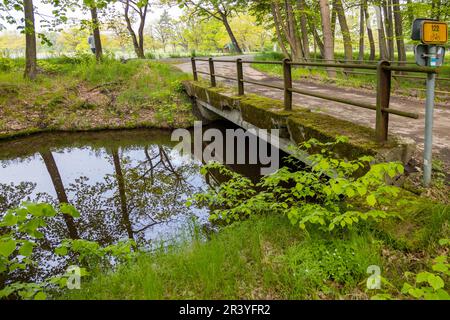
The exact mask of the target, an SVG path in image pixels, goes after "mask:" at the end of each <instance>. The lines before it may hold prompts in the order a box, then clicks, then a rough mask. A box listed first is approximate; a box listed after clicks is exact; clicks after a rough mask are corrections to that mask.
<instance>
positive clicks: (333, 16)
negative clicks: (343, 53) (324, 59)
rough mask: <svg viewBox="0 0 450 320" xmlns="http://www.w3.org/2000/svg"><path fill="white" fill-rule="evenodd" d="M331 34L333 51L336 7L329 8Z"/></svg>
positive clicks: (334, 45)
mask: <svg viewBox="0 0 450 320" xmlns="http://www.w3.org/2000/svg"><path fill="white" fill-rule="evenodd" d="M331 36H332V37H333V52H334V49H335V47H336V8H335V7H334V4H333V7H332V8H331Z"/></svg>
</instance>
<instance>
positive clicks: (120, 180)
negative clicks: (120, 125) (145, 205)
mask: <svg viewBox="0 0 450 320" xmlns="http://www.w3.org/2000/svg"><path fill="white" fill-rule="evenodd" d="M111 154H112V157H113V163H114V171H115V173H116V179H117V186H118V189H119V190H118V191H119V200H120V211H121V213H122V223H123V225H124V227H125V230H126V231H127V234H128V238H129V239H131V240H134V233H133V228H132V226H131V221H130V212H129V211H128V205H127V195H126V189H125V179H124V177H123V172H122V167H121V166H120V157H119V151H118V150H117V149H113V150H112V151H111Z"/></svg>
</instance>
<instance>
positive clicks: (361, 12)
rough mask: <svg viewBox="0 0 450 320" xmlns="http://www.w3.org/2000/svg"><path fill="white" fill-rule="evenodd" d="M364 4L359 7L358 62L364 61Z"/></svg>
mask: <svg viewBox="0 0 450 320" xmlns="http://www.w3.org/2000/svg"><path fill="white" fill-rule="evenodd" d="M364 28H365V27H364V3H363V2H361V4H360V6H359V51H358V60H359V61H363V60H364Z"/></svg>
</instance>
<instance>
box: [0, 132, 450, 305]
mask: <svg viewBox="0 0 450 320" xmlns="http://www.w3.org/2000/svg"><path fill="white" fill-rule="evenodd" d="M343 141H345V138H344V137H341V138H338V140H337V141H336V142H331V143H320V142H318V141H316V140H310V141H308V142H306V143H304V144H303V145H301V146H300V148H299V149H298V152H300V150H301V149H306V150H308V151H309V152H310V153H311V154H313V155H312V156H310V157H309V159H307V161H306V162H307V163H309V165H308V166H307V168H304V169H303V170H291V169H289V168H282V169H280V170H279V171H277V172H276V173H274V174H272V175H270V176H268V177H265V178H262V180H261V182H259V183H257V184H253V183H252V182H251V181H250V180H249V179H247V178H245V177H243V176H240V175H239V174H236V173H233V172H231V171H229V170H228V169H226V168H225V167H223V166H221V165H218V164H217V163H211V164H208V165H206V166H205V167H204V169H203V173H204V174H210V173H211V172H212V171H216V172H219V173H220V174H222V175H224V176H226V177H228V179H227V181H226V182H224V183H222V184H220V185H218V186H217V187H215V188H211V189H210V190H209V191H207V192H205V193H202V194H198V195H196V196H195V197H194V199H192V200H191V201H195V202H198V203H202V204H203V205H206V206H207V207H208V208H209V209H210V212H211V215H210V220H212V221H215V222H217V223H218V225H219V226H221V227H220V232H218V233H213V234H207V233H205V232H204V230H203V229H202V228H200V226H198V225H197V224H196V223H195V221H194V223H193V224H192V228H191V230H190V232H188V233H187V234H186V235H185V237H182V238H181V240H178V241H176V242H172V243H170V244H167V243H166V244H164V245H161V247H159V248H158V247H157V246H156V248H157V249H156V250H154V251H153V252H146V251H141V249H140V248H138V247H137V246H136V244H135V243H133V242H129V241H128V242H119V243H117V244H115V245H110V246H108V247H101V246H100V245H99V244H97V243H95V242H90V241H86V240H81V239H71V240H64V241H63V242H62V243H60V244H58V245H57V246H56V247H54V248H52V250H54V252H55V253H56V254H58V255H60V256H62V257H64V258H65V259H67V261H70V262H71V263H75V264H76V266H77V267H78V268H80V269H79V270H80V276H82V283H81V289H73V288H72V290H68V289H67V288H66V285H67V283H68V281H70V279H71V278H70V277H71V276H73V274H71V273H70V272H69V273H68V272H66V273H64V274H62V275H59V276H55V277H51V278H48V279H44V281H38V282H35V283H34V282H33V283H21V282H14V283H5V285H6V286H5V287H4V288H3V290H2V291H0V295H1V296H2V297H4V298H5V297H9V298H13V297H20V298H23V299H33V298H34V299H43V298H58V299H60V298H63V299H180V298H181V299H342V298H344V299H369V298H373V299H411V298H416V299H448V298H450V297H449V287H448V284H449V265H448V255H449V250H448V241H449V240H448V239H450V234H449V230H450V229H449V228H448V225H449V221H450V207H449V206H445V205H440V204H434V203H431V202H427V201H425V200H420V199H417V198H415V197H414V196H412V195H409V194H407V193H405V191H402V190H401V189H400V188H398V187H396V186H394V185H392V183H391V182H392V181H394V180H393V179H394V178H395V177H396V176H397V175H399V174H401V173H402V172H403V167H402V166H401V165H400V164H398V163H387V164H370V162H371V161H372V159H371V158H370V157H362V158H360V159H358V160H355V161H344V160H338V159H336V158H335V154H334V152H333V149H334V148H335V147H337V145H338V144H339V143H342V142H343ZM290 162H291V166H292V168H295V166H296V165H297V163H296V160H295V157H292V158H291V160H290ZM188 205H189V203H188ZM58 214H63V215H65V216H66V217H67V216H70V217H71V218H75V219H76V218H77V217H78V215H79V213H78V212H77V210H76V209H75V208H74V207H72V206H70V205H67V204H62V205H61V206H60V207H59V208H58V209H57V210H55V209H53V208H52V207H51V206H49V205H47V204H30V203H25V204H23V205H22V206H21V207H19V208H18V209H11V210H9V211H8V212H7V213H6V214H5V215H4V216H3V219H2V221H1V227H2V232H1V234H2V236H1V238H0V258H1V259H0V267H1V269H0V274H1V273H3V275H5V273H6V274H8V273H11V272H15V271H16V270H18V269H24V268H28V267H29V266H31V265H32V264H33V259H32V253H33V247H34V246H35V245H36V241H38V239H39V238H40V237H41V236H42V234H41V232H40V228H44V227H45V226H46V220H47V219H52V218H54V217H55V216H56V215H58ZM207 238H209V239H208V240H206V239H207ZM373 270H379V271H380V273H379V274H377V273H375V274H372V272H373ZM3 279H7V277H5V276H3ZM377 282H378V283H379V286H373V284H374V283H375V284H376V283H377Z"/></svg>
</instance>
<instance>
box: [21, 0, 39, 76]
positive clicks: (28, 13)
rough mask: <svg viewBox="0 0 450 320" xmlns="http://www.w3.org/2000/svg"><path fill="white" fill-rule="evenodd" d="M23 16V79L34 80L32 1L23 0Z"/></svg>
mask: <svg viewBox="0 0 450 320" xmlns="http://www.w3.org/2000/svg"><path fill="white" fill-rule="evenodd" d="M23 8H24V14H25V72H24V77H25V78H28V79H31V80H33V79H36V73H37V58H36V31H35V25H34V7H33V0H24V2H23Z"/></svg>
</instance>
